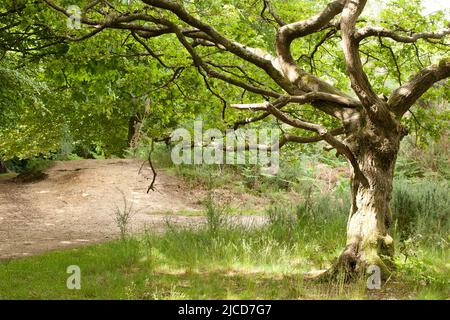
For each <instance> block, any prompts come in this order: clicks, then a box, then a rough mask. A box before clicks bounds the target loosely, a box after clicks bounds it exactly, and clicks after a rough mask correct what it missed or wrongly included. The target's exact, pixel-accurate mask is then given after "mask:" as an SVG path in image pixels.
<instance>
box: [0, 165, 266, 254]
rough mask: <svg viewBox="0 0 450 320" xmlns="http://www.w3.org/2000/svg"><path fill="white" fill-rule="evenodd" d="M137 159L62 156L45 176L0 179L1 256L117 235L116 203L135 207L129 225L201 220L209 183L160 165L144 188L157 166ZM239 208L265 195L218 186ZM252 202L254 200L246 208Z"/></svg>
mask: <svg viewBox="0 0 450 320" xmlns="http://www.w3.org/2000/svg"><path fill="white" fill-rule="evenodd" d="M141 165H142V161H138V160H122V159H112V160H75V161H57V162H55V163H54V164H53V165H52V166H51V168H49V169H48V170H47V171H46V172H45V178H44V179H42V180H40V181H35V182H31V183H19V182H16V181H15V180H14V178H11V177H7V178H3V179H0V259H9V258H16V257H24V256H29V255H35V254H39V253H42V252H45V251H49V250H54V249H61V248H70V247H77V246H81V245H84V244H92V243H98V242H104V241H108V240H111V239H114V238H117V237H118V235H119V233H120V231H119V227H118V224H117V222H116V217H117V215H116V214H115V213H117V211H118V210H120V211H122V212H123V211H124V209H125V204H126V206H127V207H128V208H131V213H132V217H131V224H130V226H129V227H130V228H131V232H133V233H140V232H142V231H152V232H161V231H163V230H164V228H165V226H166V225H167V222H168V221H170V222H171V224H174V225H188V226H193V227H195V226H196V225H200V224H203V223H204V222H205V217H204V216H202V212H201V209H202V207H201V203H202V201H203V199H205V197H206V195H207V191H206V190H204V189H201V188H200V187H198V188H193V187H192V186H190V185H189V186H188V185H186V182H185V181H183V179H181V178H178V177H175V176H173V175H170V174H168V173H167V172H165V171H164V170H159V172H158V176H157V180H156V185H155V186H156V190H155V191H150V193H148V194H147V188H148V186H149V184H150V182H151V178H152V173H151V170H150V168H149V167H148V166H147V165H144V166H143V168H142V170H141V172H140V173H139V171H140V170H139V169H140V167H141ZM214 193H220V198H222V199H227V201H228V202H230V203H231V204H232V206H233V207H235V208H237V209H239V211H245V210H246V209H249V208H252V209H254V208H255V207H257V206H258V205H261V202H264V200H261V199H257V197H255V196H252V195H248V194H238V193H236V192H233V191H231V190H226V189H218V190H214ZM244 206H248V207H249V208H245V207H244ZM234 219H235V222H236V223H238V224H244V225H249V224H252V223H256V224H260V223H262V222H263V220H262V218H261V217H259V216H249V215H239V216H235V217H234Z"/></svg>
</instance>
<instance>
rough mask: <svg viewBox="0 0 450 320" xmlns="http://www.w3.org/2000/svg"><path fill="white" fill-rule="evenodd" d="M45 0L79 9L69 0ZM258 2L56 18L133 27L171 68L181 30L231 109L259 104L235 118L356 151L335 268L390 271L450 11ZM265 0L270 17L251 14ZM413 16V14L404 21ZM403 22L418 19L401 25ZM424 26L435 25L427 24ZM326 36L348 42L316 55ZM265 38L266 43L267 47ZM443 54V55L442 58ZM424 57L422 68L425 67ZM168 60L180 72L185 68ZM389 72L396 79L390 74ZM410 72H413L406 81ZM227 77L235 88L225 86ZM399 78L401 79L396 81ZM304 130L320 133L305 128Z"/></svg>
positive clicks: (357, 3) (107, 10) (165, 0)
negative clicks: (413, 144) (416, 125)
mask: <svg viewBox="0 0 450 320" xmlns="http://www.w3.org/2000/svg"><path fill="white" fill-rule="evenodd" d="M42 1H43V2H45V4H47V5H48V6H49V7H50V8H51V9H53V10H54V11H55V12H57V13H59V14H63V15H65V16H66V17H67V18H71V17H72V18H73V15H72V13H71V12H69V11H68V10H66V8H65V7H64V6H63V5H59V4H56V3H55V2H53V1H52V0H42ZM127 2H128V3H127ZM83 3H84V2H83ZM130 3H131V4H130ZM258 3H259V4H260V6H255V5H254V3H252V4H243V3H239V2H234V1H225V0H224V1H206V2H205V1H181V0H177V1H175V0H142V1H133V2H131V1H123V2H121V3H118V4H116V3H114V4H112V3H110V2H107V1H93V2H89V3H87V2H86V5H85V7H84V8H83V9H82V11H83V13H82V15H81V16H80V22H81V23H82V24H83V25H84V26H85V27H84V29H82V30H80V31H77V32H78V34H77V35H76V36H74V35H73V30H72V31H71V30H67V29H65V27H64V26H63V25H62V23H59V25H58V26H57V25H54V26H52V27H53V28H57V29H56V30H57V31H58V30H59V31H61V33H63V32H66V34H69V36H68V38H71V37H72V40H76V41H81V40H86V39H89V38H91V37H94V36H96V35H97V34H99V33H101V32H103V31H104V30H107V29H116V30H119V31H122V32H128V33H129V34H130V35H131V36H132V37H133V38H134V39H135V41H136V42H137V43H139V44H140V45H142V46H143V47H144V48H145V50H147V52H148V53H149V54H150V55H151V56H152V57H153V58H154V59H156V60H157V61H158V62H159V63H160V64H161V65H162V66H165V67H167V65H166V64H165V62H164V61H163V58H162V57H161V55H160V54H158V53H157V52H155V50H153V49H152V46H156V47H158V51H162V52H164V48H162V47H161V46H158V41H167V39H171V40H172V41H173V40H176V41H177V42H178V44H179V46H180V47H183V48H184V49H185V50H186V52H187V53H188V54H189V56H190V58H191V61H192V64H193V66H194V67H195V68H196V69H197V71H198V72H199V74H200V75H201V76H202V78H203V80H204V83H205V84H206V87H207V88H208V90H209V91H210V92H211V94H212V95H213V96H215V97H216V98H218V99H219V100H220V101H221V102H223V106H224V110H223V115H224V118H225V111H226V110H227V108H228V107H231V108H235V109H238V110H247V111H248V110H251V111H253V112H258V113H259V114H258V115H257V116H255V117H251V118H247V119H246V120H241V121H238V122H236V124H235V128H236V127H239V126H240V125H245V124H249V123H255V122H257V121H263V120H265V119H267V118H269V117H273V118H275V119H277V120H278V121H280V122H282V123H285V124H287V125H289V126H290V127H291V128H293V129H292V131H290V132H287V133H285V134H284V135H283V136H282V138H281V141H280V145H281V146H283V145H285V144H286V143H312V142H318V141H325V142H327V143H328V144H329V145H330V147H331V148H334V149H336V152H337V154H339V155H342V156H344V157H345V158H346V159H347V160H348V162H349V164H350V166H351V168H352V171H353V174H352V177H351V195H352V207H351V212H350V216H349V221H348V228H347V244H346V247H345V249H344V250H343V252H342V254H341V255H340V257H339V259H338V262H337V264H336V267H335V268H333V270H331V272H330V273H331V274H333V273H334V271H336V270H344V271H345V272H346V273H348V274H353V273H355V272H360V271H364V270H365V269H366V268H367V267H368V266H370V265H378V266H379V267H381V268H382V270H384V275H387V274H388V272H389V270H390V263H389V261H390V259H389V257H392V255H393V239H392V237H391V236H390V235H389V232H388V231H389V227H390V225H391V223H392V217H391V210H390V208H389V202H390V199H391V192H392V184H393V174H394V168H395V162H396V158H397V154H398V151H399V146H400V142H401V140H402V138H403V137H405V135H407V134H408V132H407V130H406V127H405V126H404V125H403V124H402V119H403V118H404V117H405V115H406V114H408V111H409V109H410V108H411V107H412V106H413V105H414V104H415V103H416V102H417V101H418V99H420V98H421V97H422V96H423V95H424V94H426V92H427V91H429V90H435V89H433V88H434V87H436V88H437V87H439V84H441V83H442V81H445V79H446V78H448V77H449V76H450V57H445V58H444V57H442V55H443V53H444V52H446V50H448V49H447V47H448V44H447V43H445V42H443V40H442V39H444V38H445V37H446V36H448V35H449V34H450V25H449V24H448V21H445V16H444V15H443V14H442V13H441V14H440V15H438V14H437V15H435V16H433V17H432V18H431V19H425V18H424V17H422V16H421V15H420V11H419V10H420V9H419V8H420V1H418V0H416V1H412V2H410V3H408V2H407V1H403V0H395V1H392V3H391V7H390V9H389V10H390V11H389V10H388V11H387V12H388V13H386V14H384V16H382V19H381V20H373V19H371V18H370V17H363V15H362V13H363V10H364V8H365V6H366V0H333V1H326V2H324V1H317V2H308V1H298V2H295V3H294V2H289V3H287V2H286V3H283V2H281V1H277V2H276V3H275V2H272V1H270V0H262V1H259V2H258ZM65 4H66V5H68V3H67V2H65ZM278 7H280V8H281V11H277V10H276V8H278ZM300 8H301V9H300ZM261 9H262V11H260V20H252V19H251V17H255V16H256V15H255V13H256V12H257V10H261ZM399 10H400V11H399ZM300 11H301V12H300ZM281 12H282V13H281ZM314 12H315V13H314ZM306 15H309V16H306ZM402 15H404V16H408V17H409V18H410V19H411V21H414V23H411V22H410V21H409V20H408V19H399V18H400V17H402ZM298 16H302V17H303V18H304V19H299V18H298ZM224 19H226V22H227V24H225V23H224V22H223V21H224ZM253 19H255V18H253ZM286 20H289V21H293V22H287V21H286ZM400 20H406V21H407V22H405V23H404V24H403V25H400V22H399V21H400ZM262 22H264V23H265V24H263V23H262ZM274 25H275V26H276V32H275V36H274V37H272V36H271V34H272V32H271V28H272V26H274ZM425 28H426V29H428V30H426V31H423V30H424V29H425ZM259 36H261V37H259ZM236 38H238V39H239V40H240V41H241V42H242V41H245V42H246V43H241V42H238V41H236V40H234V39H236ZM337 39H338V40H337ZM339 39H342V41H341V42H339ZM69 40H70V39H69ZM272 40H273V42H274V43H275V46H273V45H272V43H271V41H272ZM339 44H341V47H339ZM307 45H308V46H310V47H311V48H312V49H311V50H310V52H309V54H306V55H305V54H302V55H300V57H299V58H298V59H295V58H294V56H297V55H299V52H302V49H303V47H302V46H307ZM327 45H328V46H331V47H332V48H333V47H334V48H333V49H334V51H339V52H338V53H329V55H328V57H332V59H331V60H332V63H328V62H327V61H326V59H325V58H326V57H327V54H324V53H322V59H323V60H324V61H318V59H317V58H316V55H317V54H318V53H319V52H320V51H321V50H325V51H327V50H326V49H325V48H326V46H327ZM256 46H265V50H263V49H260V48H257V47H256ZM328 49H329V47H328ZM333 49H332V50H333ZM424 55H425V56H426V58H425V59H424ZM401 56H404V57H410V58H409V59H407V60H404V61H403V64H405V65H406V66H407V70H406V71H403V72H402V70H401V67H402V65H401V64H400V63H399V60H400V59H401ZM364 57H365V59H364V60H365V61H363V58H364ZM436 57H439V60H438V61H435V62H434V63H433V61H432V60H433V59H434V60H436ZM414 59H416V60H417V63H415V62H412V60H414ZM426 60H428V66H426V65H424V64H425V61H426ZM417 65H420V68H419V70H417V71H415V70H416V69H417ZM319 66H320V68H319ZM307 69H309V70H307ZM380 69H381V71H380ZM169 70H172V71H173V73H174V75H175V74H176V71H175V70H176V69H174V68H169ZM380 73H384V74H382V75H380ZM385 75H386V78H389V79H390V80H392V78H393V79H394V80H393V81H394V82H393V81H391V82H390V83H388V84H387V83H386V81H382V80H380V78H383V77H384V76H385ZM369 76H370V78H371V79H372V81H371V80H369ZM406 77H409V80H407V81H405V78H406ZM386 78H385V80H386ZM324 79H326V80H327V81H325V80H324ZM218 81H220V82H222V83H226V84H228V85H230V87H227V88H234V89H230V90H231V91H230V92H225V93H223V92H222V93H219V92H218V91H217V86H216V84H217V83H218ZM330 82H334V83H333V84H331V83H330ZM395 82H398V85H397V87H396V88H392V86H393V85H392V84H393V83H394V84H395ZM236 88H238V89H240V90H242V92H243V94H242V95H244V94H247V96H246V100H247V101H248V103H240V104H228V101H227V100H228V99H225V98H224V96H227V97H228V98H229V97H231V98H236V99H238V98H237V96H236ZM350 88H351V90H350ZM441 88H444V89H436V90H445V94H446V95H448V86H447V85H446V84H445V83H444V84H443V85H442V86H441ZM233 90H234V91H233ZM193 94H194V93H193ZM258 97H259V98H258ZM256 99H260V101H261V100H262V101H263V102H260V101H259V102H258V100H256ZM298 106H307V108H312V110H314V113H313V114H312V116H311V117H310V118H308V119H305V118H304V113H303V116H300V115H301V114H302V113H301V112H299V109H298ZM299 114H300V115H299ZM300 131H302V132H309V134H305V135H302V136H300V135H298V133H299V132H300ZM339 137H341V138H339Z"/></svg>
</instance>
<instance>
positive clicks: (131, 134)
mask: <svg viewBox="0 0 450 320" xmlns="http://www.w3.org/2000/svg"><path fill="white" fill-rule="evenodd" d="M141 125H142V118H141V115H140V114H139V113H137V114H135V115H133V116H132V117H130V119H129V121H128V146H129V147H130V148H135V147H136V146H137V144H138V142H139V138H140V131H141Z"/></svg>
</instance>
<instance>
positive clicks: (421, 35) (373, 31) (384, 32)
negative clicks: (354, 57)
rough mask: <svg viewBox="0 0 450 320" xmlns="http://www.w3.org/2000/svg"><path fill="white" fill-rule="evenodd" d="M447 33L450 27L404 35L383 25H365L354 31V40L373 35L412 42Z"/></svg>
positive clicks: (440, 36) (442, 35)
mask: <svg viewBox="0 0 450 320" xmlns="http://www.w3.org/2000/svg"><path fill="white" fill-rule="evenodd" d="M449 34H450V28H444V29H442V30H439V31H437V32H417V33H412V34H411V35H404V34H399V33H398V32H396V31H393V30H389V29H386V28H383V27H371V26H366V27H364V28H361V29H359V30H358V31H357V32H356V33H355V40H356V41H357V42H360V41H361V40H363V39H366V38H368V37H374V36H375V37H384V38H390V39H392V40H394V41H397V42H403V43H414V42H416V41H417V40H419V39H441V38H443V37H445V36H447V35H449Z"/></svg>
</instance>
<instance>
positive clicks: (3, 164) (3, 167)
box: [0, 159, 8, 173]
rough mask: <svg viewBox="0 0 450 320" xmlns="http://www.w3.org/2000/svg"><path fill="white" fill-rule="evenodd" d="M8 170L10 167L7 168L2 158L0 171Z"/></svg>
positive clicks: (5, 171)
mask: <svg viewBox="0 0 450 320" xmlns="http://www.w3.org/2000/svg"><path fill="white" fill-rule="evenodd" d="M7 172H8V168H6V165H5V163H4V162H3V160H1V159H0V173H7Z"/></svg>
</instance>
